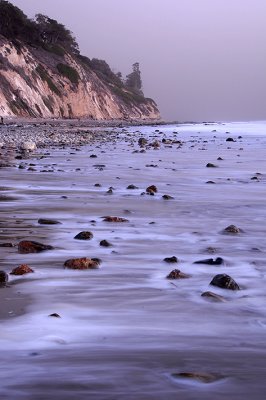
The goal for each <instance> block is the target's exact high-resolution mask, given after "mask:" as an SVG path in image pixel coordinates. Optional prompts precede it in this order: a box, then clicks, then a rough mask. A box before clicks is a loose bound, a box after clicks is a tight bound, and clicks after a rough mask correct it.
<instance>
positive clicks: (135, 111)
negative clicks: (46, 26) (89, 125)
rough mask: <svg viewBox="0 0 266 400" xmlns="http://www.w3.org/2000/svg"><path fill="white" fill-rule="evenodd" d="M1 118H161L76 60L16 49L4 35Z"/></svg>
mask: <svg viewBox="0 0 266 400" xmlns="http://www.w3.org/2000/svg"><path fill="white" fill-rule="evenodd" d="M59 65H61V66H63V72H62V71H60V69H59V68H58V66H59ZM64 68H66V71H65V70H64ZM59 71H60V72H59ZM73 72H75V73H74V74H72V73H73ZM72 75H73V76H72ZM0 115H1V116H3V117H7V116H27V117H28V116H31V117H43V118H51V117H59V118H62V117H66V118H82V117H84V118H94V119H98V120H102V119H135V120H144V119H154V120H158V119H159V118H160V114H159V111H158V108H157V106H156V104H155V102H154V101H153V100H151V99H145V98H143V99H140V98H139V97H138V96H134V95H133V94H132V93H131V92H130V91H128V90H126V89H125V88H119V90H117V88H116V87H115V86H112V84H110V83H107V82H105V81H104V80H102V79H100V78H99V77H98V75H96V73H95V72H94V71H93V70H91V69H90V68H89V66H87V65H86V64H84V63H83V62H82V61H81V60H79V59H78V58H77V57H75V56H73V55H70V54H68V53H65V54H64V55H57V54H53V53H51V52H48V51H45V50H43V49H38V48H34V47H32V46H29V45H25V44H22V43H20V42H16V43H15V44H14V43H11V42H9V41H8V40H7V39H5V38H4V37H2V36H0Z"/></svg>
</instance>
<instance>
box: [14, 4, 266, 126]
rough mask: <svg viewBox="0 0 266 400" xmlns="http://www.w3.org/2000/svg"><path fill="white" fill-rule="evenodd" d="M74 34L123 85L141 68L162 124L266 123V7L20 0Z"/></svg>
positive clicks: (28, 11)
mask: <svg viewBox="0 0 266 400" xmlns="http://www.w3.org/2000/svg"><path fill="white" fill-rule="evenodd" d="M11 3H12V4H14V5H16V6H18V7H19V8H21V9H22V11H23V12H24V13H25V14H26V15H28V16H29V17H30V18H33V17H34V15H35V14H37V13H42V14H46V15H48V16H49V17H50V18H54V19H56V20H57V21H58V22H61V23H63V24H64V25H65V26H66V27H67V28H68V29H70V30H71V31H72V32H73V34H74V36H75V37H76V39H77V42H78V44H79V47H80V51H81V53H82V54H83V55H86V56H88V57H89V58H99V59H104V60H106V61H107V62H108V64H109V65H110V67H111V68H112V69H113V70H114V71H116V72H118V71H121V72H122V74H123V76H124V77H125V76H126V75H127V74H128V73H129V72H131V67H132V64H133V63H134V62H136V61H137V62H139V63H140V69H141V73H142V81H143V90H144V94H145V96H146V97H151V98H153V99H154V100H155V101H156V103H157V104H158V107H159V109H160V111H161V115H162V118H163V119H166V120H179V121H248V120H266V107H265V105H266V79H265V74H266V46H265V37H266V26H265V23H264V22H265V21H264V20H265V18H264V16H265V15H266V3H265V2H263V0H253V1H250V0H231V1H230V2H229V1H223V0H201V1H197V0H177V1H175V0H164V1H162V0H143V1H141V0H136V1H134V3H132V2H131V1H130V0H126V1H125V0H124V1H123V0H109V1H108V2H106V1H104V0H97V2H96V1H94V0H92V1H85V0H76V2H75V7H73V3H72V2H70V1H69V0H64V1H63V0H57V1H56V2H54V1H52V0H46V2H45V3H41V4H40V3H39V2H36V1H34V0H14V1H11Z"/></svg>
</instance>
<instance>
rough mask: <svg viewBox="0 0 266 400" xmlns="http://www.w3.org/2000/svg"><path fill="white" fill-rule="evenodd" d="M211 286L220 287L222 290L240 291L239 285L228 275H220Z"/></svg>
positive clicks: (216, 276)
mask: <svg viewBox="0 0 266 400" xmlns="http://www.w3.org/2000/svg"><path fill="white" fill-rule="evenodd" d="M210 285H213V286H217V287H220V288H222V289H230V290H240V287H239V286H238V284H237V283H236V282H235V281H234V279H233V278H231V276H229V275H227V274H218V275H215V277H214V278H213V279H212V281H211V282H210Z"/></svg>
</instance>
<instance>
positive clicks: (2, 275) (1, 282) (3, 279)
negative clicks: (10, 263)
mask: <svg viewBox="0 0 266 400" xmlns="http://www.w3.org/2000/svg"><path fill="white" fill-rule="evenodd" d="M7 282H8V274H7V273H6V272H5V271H0V286H2V287H3V286H5V285H6V284H7Z"/></svg>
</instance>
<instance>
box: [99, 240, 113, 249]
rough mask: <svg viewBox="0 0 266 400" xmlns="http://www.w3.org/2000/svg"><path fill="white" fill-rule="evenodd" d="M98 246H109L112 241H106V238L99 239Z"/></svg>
mask: <svg viewBox="0 0 266 400" xmlns="http://www.w3.org/2000/svg"><path fill="white" fill-rule="evenodd" d="M100 246H102V247H111V246H112V243H110V242H108V240H105V239H104V240H101V241H100Z"/></svg>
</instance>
